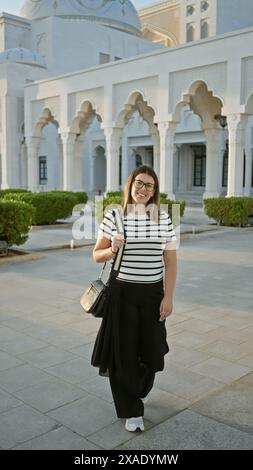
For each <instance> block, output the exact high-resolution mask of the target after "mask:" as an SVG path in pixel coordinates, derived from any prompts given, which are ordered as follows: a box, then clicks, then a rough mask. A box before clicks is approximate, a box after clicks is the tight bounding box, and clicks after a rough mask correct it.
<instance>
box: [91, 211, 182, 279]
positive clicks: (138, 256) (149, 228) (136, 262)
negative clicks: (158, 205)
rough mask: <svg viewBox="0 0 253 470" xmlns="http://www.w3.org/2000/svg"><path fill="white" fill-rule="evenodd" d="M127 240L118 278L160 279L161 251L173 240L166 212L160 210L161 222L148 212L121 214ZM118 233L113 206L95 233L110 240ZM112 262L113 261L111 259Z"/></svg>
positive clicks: (172, 230) (162, 265)
mask: <svg viewBox="0 0 253 470" xmlns="http://www.w3.org/2000/svg"><path fill="white" fill-rule="evenodd" d="M124 228H125V237H126V244H125V249H124V253H123V257H122V260H121V265H120V270H119V273H118V276H117V279H119V280H121V281H125V282H135V283H136V282H137V283H153V282H158V281H160V280H161V279H163V268H164V263H163V251H164V249H165V246H166V244H167V243H169V242H171V241H175V240H176V236H175V232H174V229H173V226H172V223H171V220H170V217H169V216H168V214H166V212H164V211H161V214H160V223H156V222H155V221H154V220H152V219H151V218H150V217H149V215H148V214H147V213H145V214H134V213H130V214H128V215H126V216H124ZM116 233H117V229H116V225H115V220H114V216H113V213H112V210H109V211H108V212H107V213H106V214H105V217H104V219H103V221H102V222H101V224H100V226H99V229H98V237H99V238H101V237H105V238H108V239H109V240H111V239H112V237H113V235H115V234H116ZM112 262H113V261H112Z"/></svg>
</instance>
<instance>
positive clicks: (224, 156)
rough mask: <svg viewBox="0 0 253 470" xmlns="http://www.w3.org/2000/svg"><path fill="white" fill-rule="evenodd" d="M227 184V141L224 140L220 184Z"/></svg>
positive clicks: (225, 185)
mask: <svg viewBox="0 0 253 470" xmlns="http://www.w3.org/2000/svg"><path fill="white" fill-rule="evenodd" d="M227 185H228V141H227V142H226V150H225V152H224V154H223V166H222V186H224V187H225V188H226V187H227Z"/></svg>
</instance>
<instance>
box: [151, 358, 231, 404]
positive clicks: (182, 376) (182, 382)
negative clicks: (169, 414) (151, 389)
mask: <svg viewBox="0 0 253 470" xmlns="http://www.w3.org/2000/svg"><path fill="white" fill-rule="evenodd" d="M155 386H156V387H158V388H159V389H161V390H164V391H165V392H169V393H171V394H172V395H175V396H177V397H180V398H184V399H185V400H189V401H195V400H197V399H199V398H201V397H202V396H203V395H206V394H207V393H210V392H212V391H213V390H217V389H219V388H221V387H223V386H224V384H223V383H221V382H219V381H218V380H215V379H212V378H209V377H204V376H203V375H200V374H198V373H196V372H193V371H191V370H187V369H182V368H179V367H173V366H170V367H167V369H166V370H165V371H163V372H162V373H158V374H157V375H156V380H155Z"/></svg>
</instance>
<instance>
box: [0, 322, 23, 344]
mask: <svg viewBox="0 0 253 470" xmlns="http://www.w3.org/2000/svg"><path fill="white" fill-rule="evenodd" d="M22 337H23V336H22V334H19V333H18V332H17V331H15V330H12V329H11V328H8V327H7V326H0V343H1V348H2V344H3V343H5V342H6V341H11V340H18V339H19V338H22Z"/></svg>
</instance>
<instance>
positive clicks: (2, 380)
mask: <svg viewBox="0 0 253 470" xmlns="http://www.w3.org/2000/svg"><path fill="white" fill-rule="evenodd" d="M51 378H52V375H50V374H47V373H46V372H43V371H41V370H39V369H36V368H35V367H31V366H29V365H26V364H25V365H21V366H18V367H14V368H12V369H8V370H5V371H3V372H1V376H0V386H1V387H2V388H3V389H4V390H6V391H8V392H10V393H12V392H16V391H18V390H22V389H23V388H26V387H28V386H29V385H36V384H37V383H41V382H45V381H48V380H50V379H51Z"/></svg>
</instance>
